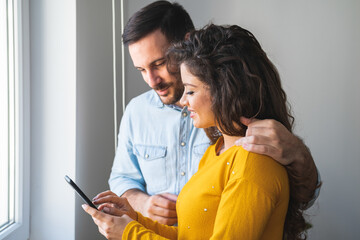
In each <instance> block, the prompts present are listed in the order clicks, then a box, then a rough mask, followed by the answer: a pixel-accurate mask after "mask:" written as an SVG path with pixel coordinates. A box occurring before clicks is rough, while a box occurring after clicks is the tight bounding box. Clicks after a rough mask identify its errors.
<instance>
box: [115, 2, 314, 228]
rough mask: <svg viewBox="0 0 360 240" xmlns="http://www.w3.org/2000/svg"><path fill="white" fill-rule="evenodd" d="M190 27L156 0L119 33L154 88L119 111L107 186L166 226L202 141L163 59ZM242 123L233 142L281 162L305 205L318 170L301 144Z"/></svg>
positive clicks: (270, 127) (280, 130) (275, 130)
mask: <svg viewBox="0 0 360 240" xmlns="http://www.w3.org/2000/svg"><path fill="white" fill-rule="evenodd" d="M193 29H194V25H193V23H192V20H191V18H190V16H189V14H188V13H187V12H186V11H185V10H184V9H183V8H182V6H180V5H179V4H176V3H169V2H167V1H158V2H154V3H152V4H150V5H148V6H146V7H144V8H143V9H141V10H139V11H138V12H136V13H135V14H134V15H133V16H132V17H131V18H130V20H129V21H128V23H127V25H126V27H125V30H124V33H123V42H124V44H125V45H128V46H129V52H130V56H131V58H132V61H133V64H134V66H135V67H136V68H137V69H138V70H139V71H140V72H141V74H142V76H143V78H144V80H145V82H146V83H147V84H148V85H149V86H150V87H151V88H152V89H153V90H150V91H148V92H146V93H144V94H142V95H140V96H138V97H136V98H134V99H133V100H132V101H131V102H130V103H129V105H128V106H127V108H126V111H125V113H124V116H123V118H122V121H121V126H120V132H119V141H118V148H117V151H116V156H115V159H114V164H113V167H112V172H111V176H110V179H109V184H110V189H111V190H112V191H113V192H114V193H116V194H117V195H119V196H123V197H126V198H127V199H128V201H129V202H130V204H131V205H132V206H133V207H134V209H135V210H137V211H139V212H140V213H142V214H143V215H144V216H148V217H151V218H152V219H154V220H157V221H159V222H160V223H163V224H168V225H173V224H175V223H176V222H177V218H176V209H175V202H176V198H177V194H178V193H179V192H180V190H181V188H182V187H183V186H184V185H185V183H186V182H187V181H188V180H189V179H190V177H191V176H192V175H193V174H194V173H195V172H196V170H197V167H198V163H199V160H200V159H201V157H202V155H203V153H204V152H205V150H206V149H207V147H208V146H209V139H208V138H207V136H206V135H205V133H204V131H203V130H201V129H196V128H194V127H193V125H192V120H191V119H190V118H189V115H190V114H189V112H188V111H187V109H186V108H183V106H182V105H181V104H180V103H179V100H180V98H181V96H182V94H183V90H184V87H183V85H182V81H181V79H179V77H176V76H174V75H172V74H170V73H169V72H168V70H167V67H166V62H165V53H166V50H167V49H168V47H169V46H170V44H171V43H172V42H175V41H180V40H182V39H183V38H184V37H185V35H186V33H187V32H189V31H191V30H193ZM242 122H243V123H244V124H245V125H247V126H248V129H247V132H246V137H244V138H241V139H239V141H238V144H239V145H242V146H243V147H244V148H245V149H246V150H248V151H253V152H256V153H260V154H266V155H269V156H270V157H272V158H274V159H275V160H276V161H278V162H280V163H281V164H283V165H286V166H287V169H288V173H289V177H290V180H291V183H292V187H293V188H292V189H294V188H296V190H297V191H296V192H295V193H294V192H292V194H300V195H301V196H303V199H304V201H303V203H304V204H306V203H308V202H309V200H311V199H312V198H313V196H314V190H315V188H316V186H317V183H318V174H317V170H316V166H315V163H314V161H313V159H312V157H311V154H310V152H309V150H308V149H307V147H306V146H305V145H304V144H303V142H302V141H301V140H300V139H299V138H297V137H296V136H294V135H293V134H291V133H290V132H289V131H288V130H287V129H286V128H285V127H284V126H282V125H281V124H280V123H278V122H276V121H274V120H256V119H254V120H250V119H245V118H244V119H242ZM315 198H316V197H315Z"/></svg>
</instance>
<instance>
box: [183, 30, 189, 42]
mask: <svg viewBox="0 0 360 240" xmlns="http://www.w3.org/2000/svg"><path fill="white" fill-rule="evenodd" d="M189 37H190V32H188V33H186V34H185V37H184V40H185V41H186V40H188V39H189Z"/></svg>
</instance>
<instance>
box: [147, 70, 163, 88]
mask: <svg viewBox="0 0 360 240" xmlns="http://www.w3.org/2000/svg"><path fill="white" fill-rule="evenodd" d="M147 82H148V85H149V86H150V87H151V88H154V87H156V86H157V85H158V84H159V83H160V82H161V77H160V76H159V74H158V73H157V72H156V71H153V70H150V71H148V72H147Z"/></svg>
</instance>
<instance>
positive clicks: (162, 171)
mask: <svg viewBox="0 0 360 240" xmlns="http://www.w3.org/2000/svg"><path fill="white" fill-rule="evenodd" d="M134 154H135V155H136V156H137V158H138V162H139V165H140V169H141V172H142V175H143V177H144V180H145V183H146V190H147V192H148V194H150V195H153V194H157V193H158V192H160V191H162V190H164V189H165V188H166V187H167V181H166V180H167V178H166V146H154V145H140V144H135V145H134Z"/></svg>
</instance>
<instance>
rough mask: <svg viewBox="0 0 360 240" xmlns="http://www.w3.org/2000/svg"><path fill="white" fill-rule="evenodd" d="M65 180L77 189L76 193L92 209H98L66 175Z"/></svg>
mask: <svg viewBox="0 0 360 240" xmlns="http://www.w3.org/2000/svg"><path fill="white" fill-rule="evenodd" d="M65 180H66V181H67V182H68V183H69V184H70V185H71V186H72V187H73V188H74V189H75V191H76V192H77V193H78V194H79V196H80V197H81V198H82V199H83V200H84V201H85V202H86V203H87V204H88V205H89V206H90V207H92V208H95V209H97V207H96V206H95V205H94V204H93V203H92V202H91V200H90V199H89V198H88V197H87V196H86V195H85V194H84V193H83V191H81V189H80V188H79V187H78V186H77V185H76V184H75V183H74V182H73V180H71V178H69V177H68V176H67V175H65Z"/></svg>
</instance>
